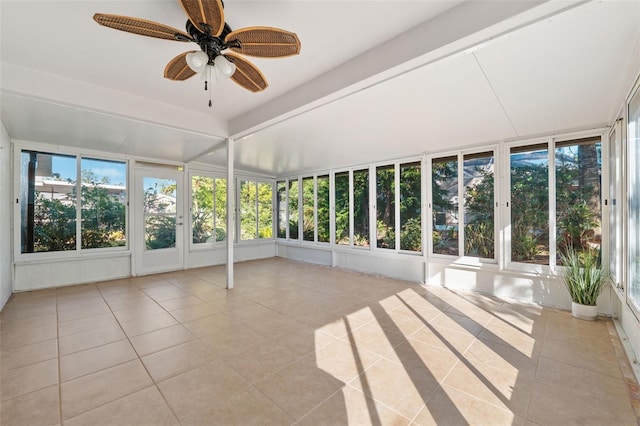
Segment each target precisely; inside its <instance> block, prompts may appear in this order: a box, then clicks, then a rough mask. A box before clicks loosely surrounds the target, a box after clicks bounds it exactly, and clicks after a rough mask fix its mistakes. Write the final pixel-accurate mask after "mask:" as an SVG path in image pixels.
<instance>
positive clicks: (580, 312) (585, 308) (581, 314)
mask: <svg viewBox="0 0 640 426" xmlns="http://www.w3.org/2000/svg"><path fill="white" fill-rule="evenodd" d="M571 313H572V314H573V316H574V317H575V318H578V319H581V320H587V321H594V320H595V319H596V318H598V307H597V306H589V305H581V304H579V303H575V302H571Z"/></svg>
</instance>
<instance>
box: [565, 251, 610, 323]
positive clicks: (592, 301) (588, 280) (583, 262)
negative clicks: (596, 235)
mask: <svg viewBox="0 0 640 426" xmlns="http://www.w3.org/2000/svg"><path fill="white" fill-rule="evenodd" d="M560 259H561V261H562V266H563V267H564V269H563V272H562V280H563V281H564V284H565V286H566V287H567V290H569V295H570V296H571V313H572V314H573V316H574V317H576V318H579V319H583V320H591V321H593V320H595V319H596V318H597V316H598V307H597V306H596V301H597V300H598V296H600V294H601V293H602V290H604V288H605V287H606V284H607V273H606V272H605V270H604V268H603V267H602V265H601V262H600V253H599V251H597V250H594V249H592V248H588V249H586V250H584V251H578V250H577V249H575V248H574V247H572V246H568V247H567V248H566V250H565V252H564V253H561V254H560Z"/></svg>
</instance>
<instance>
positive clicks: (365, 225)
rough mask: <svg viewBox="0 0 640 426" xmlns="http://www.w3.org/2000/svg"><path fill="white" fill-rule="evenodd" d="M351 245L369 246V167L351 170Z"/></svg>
mask: <svg viewBox="0 0 640 426" xmlns="http://www.w3.org/2000/svg"><path fill="white" fill-rule="evenodd" d="M353 245H354V246H360V247H369V169H364V170H355V171H354V172H353Z"/></svg>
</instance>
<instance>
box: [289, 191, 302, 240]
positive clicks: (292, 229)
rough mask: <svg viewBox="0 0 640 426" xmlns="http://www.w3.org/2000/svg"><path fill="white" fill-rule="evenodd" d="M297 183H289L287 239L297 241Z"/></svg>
mask: <svg viewBox="0 0 640 426" xmlns="http://www.w3.org/2000/svg"><path fill="white" fill-rule="evenodd" d="M299 215H300V213H299V212H298V181H297V180H290V181H289V239H291V240H297V239H298V221H299Z"/></svg>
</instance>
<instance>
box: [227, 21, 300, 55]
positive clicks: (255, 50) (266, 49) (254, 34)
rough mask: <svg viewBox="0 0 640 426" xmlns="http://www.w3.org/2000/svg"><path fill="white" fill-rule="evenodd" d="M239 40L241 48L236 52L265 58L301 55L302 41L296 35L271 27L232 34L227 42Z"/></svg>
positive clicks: (242, 29) (247, 29) (228, 36)
mask: <svg viewBox="0 0 640 426" xmlns="http://www.w3.org/2000/svg"><path fill="white" fill-rule="evenodd" d="M233 40H239V41H240V43H241V44H242V47H241V48H237V47H232V48H231V49H232V50H233V51H234V52H238V53H242V54H244V55H250V56H259V57H263V58H278V57H282V56H291V55H297V54H298V53H300V40H299V39H298V36H297V35H296V34H295V33H292V32H289V31H286V30H282V29H280V28H271V27H247V28H240V29H239V30H235V31H232V32H230V33H229V34H228V35H227V36H226V37H225V42H230V41H233Z"/></svg>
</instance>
